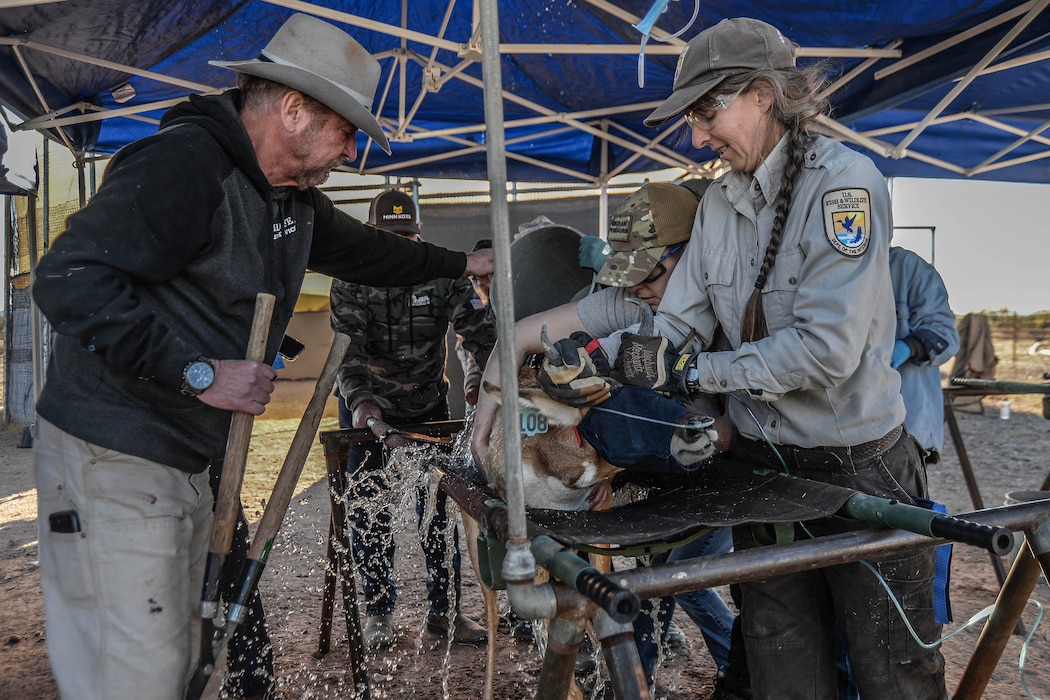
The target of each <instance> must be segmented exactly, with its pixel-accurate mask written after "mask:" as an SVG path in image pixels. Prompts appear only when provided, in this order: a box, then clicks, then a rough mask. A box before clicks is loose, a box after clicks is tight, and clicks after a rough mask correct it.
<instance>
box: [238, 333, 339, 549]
mask: <svg viewBox="0 0 1050 700" xmlns="http://www.w3.org/2000/svg"><path fill="white" fill-rule="evenodd" d="M348 347H350V337H349V336H346V335H343V334H342V333H336V334H335V337H334V338H332V347H331V349H329V351H328V358H327V359H326V360H325V362H324V367H323V368H322V369H321V376H319V377H318V378H317V386H316V387H314V393H313V396H311V397H310V403H308V404H307V405H306V411H305V412H304V413H303V418H302V420H301V421H299V427H298V428H297V429H296V431H295V436H294V437H293V438H292V444H291V447H289V448H288V456H287V457H285V460H284V464H283V465H282V466H281V472H280V474H278V475H277V481H276V483H274V486H273V493H272V494H271V495H270V500H269V501H268V502H267V503H266V510H265V511H264V512H263V516H262V520H260V521H259V526H258V527H257V528H256V530H255V537H254V538H253V539H252V546H251V550H250V551H249V552H248V558H249V559H253V560H256V561H261V560H262V557H263V554H264V552H265V550H266V548H267V547H268V546H269V543H270V542H271V541H272V540H273V538H274V537H275V536H276V535H277V531H278V530H279V529H280V527H281V521H282V520H284V514H285V512H286V511H287V510H288V504H289V503H290V502H291V500H292V495H293V493H294V492H295V485H296V484H297V483H299V477H300V476H301V475H302V473H303V466H305V464H306V459H307V457H309V456H310V447H311V446H312V445H313V443H314V438H315V437H316V436H317V428H318V426H320V425H321V417H322V416H323V415H324V408H325V404H326V403H327V402H328V397H329V396H330V395H331V393H332V386H333V385H334V384H335V377H336V374H337V373H338V372H339V366H340V365H341V364H342V363H343V358H344V357H345V356H346V350H347V348H348Z"/></svg>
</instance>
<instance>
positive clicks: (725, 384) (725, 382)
mask: <svg viewBox="0 0 1050 700" xmlns="http://www.w3.org/2000/svg"><path fill="white" fill-rule="evenodd" d="M728 384H729V382H727V381H726V380H724V379H723V380H722V381H720V382H719V385H720V386H721V387H722V388H723V389H725V388H726V386H727V385H728Z"/></svg>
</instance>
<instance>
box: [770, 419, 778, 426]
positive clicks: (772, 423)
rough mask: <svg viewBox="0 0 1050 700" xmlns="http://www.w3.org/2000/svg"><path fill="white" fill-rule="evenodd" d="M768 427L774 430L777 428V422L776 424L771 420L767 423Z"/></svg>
mask: <svg viewBox="0 0 1050 700" xmlns="http://www.w3.org/2000/svg"><path fill="white" fill-rule="evenodd" d="M769 427H770V428H775V427H777V422H776V421H775V420H771V421H769Z"/></svg>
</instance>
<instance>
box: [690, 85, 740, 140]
mask: <svg viewBox="0 0 1050 700" xmlns="http://www.w3.org/2000/svg"><path fill="white" fill-rule="evenodd" d="M739 94H740V93H739V92H737V93H734V94H732V95H716V96H715V98H714V99H713V100H712V99H709V98H707V97H706V96H705V97H701V98H700V99H699V100H697V101H696V102H695V103H693V105H692V106H691V107H689V108H687V109H686V110H685V114H684V116H685V123H686V124H688V125H689V126H690V127H691V128H698V129H700V130H702V131H710V130H711V129H713V128H715V124H717V123H718V120H719V118H720V117H721V115H722V112H725V111H726V110H727V109H729V105H731V104H733V101H734V100H736V98H737V96H738V95H739ZM706 103H710V104H706Z"/></svg>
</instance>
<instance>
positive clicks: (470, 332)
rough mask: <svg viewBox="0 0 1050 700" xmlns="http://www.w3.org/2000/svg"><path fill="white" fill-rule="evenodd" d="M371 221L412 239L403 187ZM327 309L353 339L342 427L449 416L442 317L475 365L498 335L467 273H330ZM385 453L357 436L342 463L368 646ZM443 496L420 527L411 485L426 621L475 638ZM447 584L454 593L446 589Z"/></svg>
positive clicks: (393, 594) (385, 535) (379, 618)
mask: <svg viewBox="0 0 1050 700" xmlns="http://www.w3.org/2000/svg"><path fill="white" fill-rule="evenodd" d="M369 221H370V222H371V223H374V225H375V226H376V227H377V228H382V229H386V230H388V231H392V232H394V233H397V234H400V235H402V236H405V237H407V238H412V239H414V240H419V225H418V223H417V220H416V208H415V203H414V202H413V201H412V198H411V197H409V196H408V195H406V194H404V193H402V192H398V191H396V190H387V191H385V192H383V193H381V194H380V195H378V196H377V197H376V198H375V199H373V200H372V204H371V207H370V211H369ZM331 312H332V327H333V328H334V329H335V330H336V331H337V332H340V333H344V334H346V335H348V336H349V337H350V338H351V340H352V342H351V344H350V348H349V350H348V351H347V354H346V357H345V358H344V360H343V363H342V365H341V367H340V369H339V374H338V379H337V385H338V386H337V389H338V395H339V396H340V405H339V424H340V426H341V427H343V428H350V427H354V428H361V427H367V423H368V420H369V419H370V418H376V419H377V420H381V421H383V422H385V423H388V424H389V425H391V426H392V427H395V428H396V427H399V426H403V425H407V424H412V423H415V424H418V423H425V422H430V421H439V420H447V419H448V418H449V407H448V389H449V382H448V378H447V377H446V376H445V362H446V359H447V355H448V351H447V342H446V338H447V336H448V330H449V325H450V324H451V326H452V327H453V328H454V329H455V331H456V333H457V334H458V335H460V336H462V337H463V343H464V346H465V347H466V349H467V350H468V351H469V352H470V353H471V354H472V355H473V356H474V358H475V360H476V361H477V362H478V363H479V365H480V366H482V367H484V366H485V363H486V362H487V360H488V356H489V353H490V352H491V351H492V346H493V345H494V344H495V342H496V330H495V327H494V325H493V323H492V320H491V317H490V315H489V314H488V313H487V311H486V310H485V308H484V306H483V305H481V304H478V303H477V296H476V294H475V291H474V287H473V286H472V285H471V283H470V281H469V280H466V279H460V280H445V279H436V280H433V281H431V282H426V283H422V284H417V285H413V286H407V287H389V288H384V287H369V286H364V285H356V284H347V283H344V282H341V281H338V280H336V281H334V282H333V284H332V290H331ZM394 440H395V438H388V442H387V445H385V447H387V446H388V447H395V446H396V445H395V444H394ZM386 457H387V455H386V450H378V449H376V446H375V444H374V443H370V442H356V443H353V444H352V445H351V446H350V454H349V459H348V465H347V469H348V472H349V475H350V480H349V481H350V487H349V488H350V493H349V494H348V496H349V498H348V502H349V503H350V504H352V507H351V512H350V520H351V542H352V549H353V556H354V559H355V562H356V566H357V570H358V572H359V573H360V583H361V588H362V592H363V595H364V599H365V615H366V619H365V625H364V628H363V630H362V633H363V639H364V642H365V645H366V646H367V647H369V648H378V647H383V646H388V645H390V644H392V643H393V641H394V627H393V610H394V605H395V602H396V600H397V586H396V583H395V581H394V579H393V562H394V539H393V533H392V530H391V521H392V519H393V514H392V512H391V508H390V506H389V505H384V506H382V507H380V508H378V510H379V512H375V510H376V509H377V507H378V505H379V504H378V500H379V499H378V498H377V497H378V496H379V495H380V494H381V493H382V492H383V491H385V490H387V489H389V488H390V484H389V483H388V482H387V480H386V478H385V476H384V467H385V466H386V464H385V462H386ZM447 500H448V497H447V495H446V494H445V493H444V492H442V491H439V492H438V493H437V498H436V503H435V504H434V514H433V516H432V518H431V519H430V522H429V524H428V527H427V528H426V529H425V531H424V529H423V513H425V512H426V510H427V509H426V506H427V502H426V501H427V493H426V490H425V489H423V488H420V489H417V499H416V510H417V513H418V514H419V525H420V543H421V545H422V547H423V552H424V555H425V557H424V558H425V560H426V566H427V573H428V579H427V597H428V601H429V608H430V609H429V614H428V616H427V629H428V631H429V632H430V633H432V634H434V635H436V636H441V637H445V636H448V634H449V632H450V631H451V633H452V635H453V639H454V640H455V641H457V642H463V643H471V644H478V643H481V642H484V641H485V639H486V633H485V630H484V628H482V627H481V626H480V625H478V624H477V623H475V622H473V621H472V620H470V619H469V618H467V617H466V616H465V615H463V614H462V613H461V612H460V611H459V593H460V556H459V548H458V533H454V536H453V538H452V542H453V544H452V547H453V549H452V552H451V561H450V557H449V553H448V548H449V545H448V541H447V539H446V536H445V532H446V529H447V523H448V516H447V512H446V506H447ZM370 503H371V504H372V506H371V507H369V504H370ZM449 563H451V571H450V570H449ZM450 584H451V588H452V591H453V592H454V595H450Z"/></svg>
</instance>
